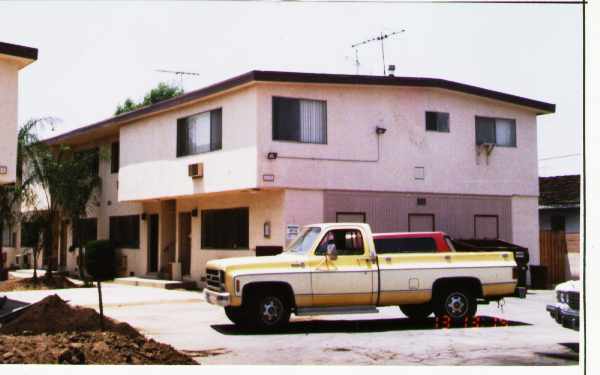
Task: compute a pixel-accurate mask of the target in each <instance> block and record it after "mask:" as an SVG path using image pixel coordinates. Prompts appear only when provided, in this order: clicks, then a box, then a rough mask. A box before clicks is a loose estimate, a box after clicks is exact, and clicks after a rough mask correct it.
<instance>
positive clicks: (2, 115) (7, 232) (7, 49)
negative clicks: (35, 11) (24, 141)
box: [0, 42, 38, 266]
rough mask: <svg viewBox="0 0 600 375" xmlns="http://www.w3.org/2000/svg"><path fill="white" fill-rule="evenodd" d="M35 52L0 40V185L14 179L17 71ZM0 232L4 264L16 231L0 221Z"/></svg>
mask: <svg viewBox="0 0 600 375" xmlns="http://www.w3.org/2000/svg"><path fill="white" fill-rule="evenodd" d="M37 55H38V51H37V49H35V48H31V47H25V46H19V45H16V44H9V43H3V42H0V185H4V184H11V183H14V182H15V179H16V165H17V124H18V117H17V98H18V94H19V71H20V70H21V69H23V68H24V67H26V66H27V65H29V64H31V63H32V62H34V61H35V60H37ZM0 231H2V232H3V234H4V235H3V237H2V238H3V243H2V246H1V247H2V249H3V251H2V254H0V260H2V261H4V265H5V266H7V265H11V264H14V261H15V257H16V251H15V249H16V248H17V247H18V246H19V245H18V238H19V236H17V231H16V229H15V228H13V227H9V226H7V225H3V223H0Z"/></svg>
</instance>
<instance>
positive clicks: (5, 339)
mask: <svg viewBox="0 0 600 375" xmlns="http://www.w3.org/2000/svg"><path fill="white" fill-rule="evenodd" d="M0 363H15V364H23V363H27V364H50V363H62V364H140V365H142V364H155V365H158V364H161V365H196V364H198V363H197V362H195V361H194V360H193V359H192V358H191V357H189V356H187V355H185V354H183V353H180V352H178V351H177V350H175V349H174V348H173V347H171V346H169V345H165V344H161V343H158V342H156V341H154V340H147V339H145V338H144V337H143V336H138V337H137V338H132V337H129V336H124V335H122V334H119V333H114V332H81V333H58V334H54V335H45V334H43V335H33V336H9V335H0Z"/></svg>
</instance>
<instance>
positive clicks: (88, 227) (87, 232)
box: [73, 218, 98, 247]
mask: <svg viewBox="0 0 600 375" xmlns="http://www.w3.org/2000/svg"><path fill="white" fill-rule="evenodd" d="M97 239H98V220H97V219H96V218H89V219H79V220H77V221H76V222H75V224H74V225H73V245H75V246H77V247H78V246H85V245H86V244H87V243H88V242H90V241H95V240H97Z"/></svg>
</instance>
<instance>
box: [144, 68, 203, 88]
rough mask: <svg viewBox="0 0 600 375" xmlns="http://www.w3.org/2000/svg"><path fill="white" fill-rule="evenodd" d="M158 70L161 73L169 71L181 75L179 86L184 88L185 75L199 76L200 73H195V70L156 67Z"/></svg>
mask: <svg viewBox="0 0 600 375" xmlns="http://www.w3.org/2000/svg"><path fill="white" fill-rule="evenodd" d="M155 71H156V72H159V73H169V74H175V76H178V77H179V87H180V88H181V89H183V76H199V75H200V73H195V72H183V71H177V70H166V69H156V70H155Z"/></svg>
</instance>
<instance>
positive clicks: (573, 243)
mask: <svg viewBox="0 0 600 375" xmlns="http://www.w3.org/2000/svg"><path fill="white" fill-rule="evenodd" d="M580 184H581V176H580V175H571V176H556V177H540V201H539V210H540V231H542V236H544V232H550V233H547V236H548V237H552V238H554V239H557V241H552V240H549V241H545V242H544V241H543V238H542V241H543V242H542V246H541V249H540V251H541V253H542V255H546V254H548V257H546V256H544V261H543V262H542V265H545V266H547V267H549V268H551V269H552V266H553V263H554V262H555V260H556V259H558V260H559V261H560V265H559V266H560V267H561V268H563V263H562V262H563V261H564V273H563V272H559V274H557V275H550V278H551V279H554V281H555V282H556V283H560V282H562V281H565V280H572V279H579V265H580V256H579V254H580V242H579V238H580V236H579V220H580V202H579V200H580ZM555 242H558V243H555ZM555 252H558V253H559V256H558V257H556V256H554V257H553V256H552V254H553V253H555ZM562 252H566V254H563V253H562ZM546 258H547V260H546ZM545 263H546V264H545ZM550 272H552V270H551V271H550Z"/></svg>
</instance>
